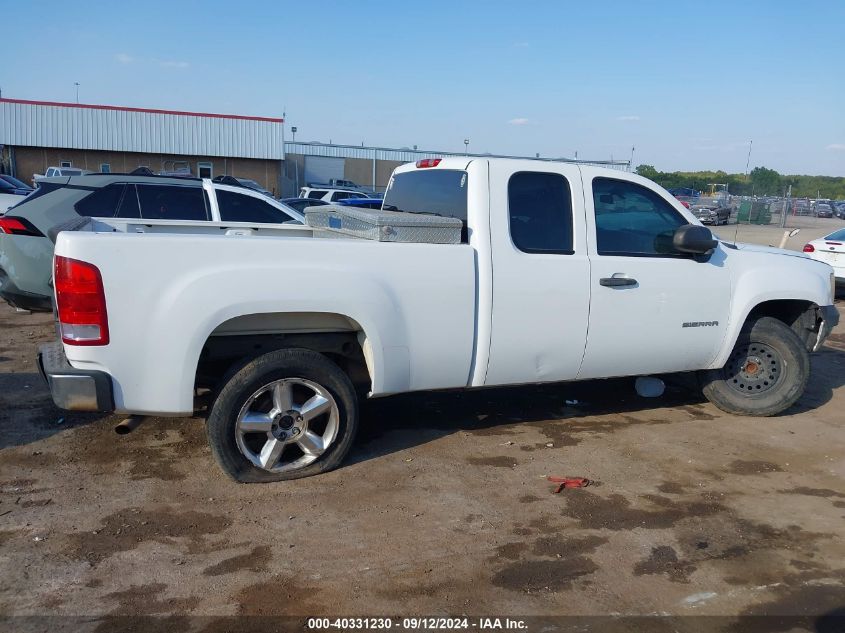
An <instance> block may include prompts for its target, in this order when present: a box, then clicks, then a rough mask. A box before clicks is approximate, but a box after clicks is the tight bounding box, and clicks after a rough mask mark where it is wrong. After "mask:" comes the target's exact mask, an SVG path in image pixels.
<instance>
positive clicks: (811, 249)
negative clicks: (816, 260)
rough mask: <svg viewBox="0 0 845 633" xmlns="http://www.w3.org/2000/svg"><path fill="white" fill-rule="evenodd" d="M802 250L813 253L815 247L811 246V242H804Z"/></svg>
mask: <svg viewBox="0 0 845 633" xmlns="http://www.w3.org/2000/svg"><path fill="white" fill-rule="evenodd" d="M804 252H805V253H815V252H816V249H815V248H814V247H813V245H812V244H804Z"/></svg>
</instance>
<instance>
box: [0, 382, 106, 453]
mask: <svg viewBox="0 0 845 633" xmlns="http://www.w3.org/2000/svg"><path fill="white" fill-rule="evenodd" d="M105 417H108V414H106V413H71V412H69V411H62V410H61V409H59V408H58V407H56V406H55V405H54V404H53V401H52V399H51V398H50V394H49V393H48V391H47V386H46V385H45V384H44V381H43V379H42V378H41V376H40V375H38V374H36V373H11V374H0V449H4V448H8V447H11V446H24V445H26V444H30V443H32V442H37V441H39V440H43V439H45V438H48V437H50V436H52V435H55V434H56V433H60V432H62V431H66V430H68V429H72V428H74V427H78V426H82V425H85V424H91V423H92V422H96V421H97V420H101V419H103V418H105Z"/></svg>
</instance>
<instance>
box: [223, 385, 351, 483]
mask: <svg viewBox="0 0 845 633" xmlns="http://www.w3.org/2000/svg"><path fill="white" fill-rule="evenodd" d="M339 426H340V412H339V411H338V408H337V403H336V402H335V400H334V398H333V397H332V395H331V394H330V393H329V392H328V390H327V389H325V388H324V387H322V386H321V385H318V384H317V383H315V382H311V381H310V380H306V379H304V378H283V379H281V380H276V381H273V382H271V383H268V384H266V385H264V386H263V387H261V388H260V389H258V390H257V391H256V392H255V393H253V394H252V395H251V396H250V397H249V398H247V401H246V402H245V403H244V405H243V407H241V410H240V413H238V419H237V422H236V423H235V441H236V442H237V445H238V450H240V452H241V454H242V455H243V456H244V457H246V458H247V459H248V460H249V461H250V462H251V463H252V464H253V465H254V466H256V467H258V468H261V469H262V470H266V471H268V472H271V473H279V472H286V471H291V470H298V469H300V468H304V467H305V466H308V465H309V464H312V463H313V462H315V461H316V460H317V459H319V458H320V456H321V455H323V454H324V453H325V452H326V451H327V450H328V449H329V448H330V447H331V445H332V444H333V443H334V441H335V439H337V433H338V429H339Z"/></svg>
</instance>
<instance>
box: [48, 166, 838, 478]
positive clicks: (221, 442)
mask: <svg viewBox="0 0 845 633" xmlns="http://www.w3.org/2000/svg"><path fill="white" fill-rule="evenodd" d="M255 195H259V194H255ZM338 213H340V212H338ZM351 213H354V214H355V217H356V218H357V219H356V220H355V223H353V224H351V225H350V226H351V227H352V228H349V227H347V226H346V225H345V220H342V221H339V222H338V221H335V222H334V223H333V222H332V219H335V220H337V216H332V217H330V218H329V221H328V228H324V229H318V228H312V227H310V226H302V225H299V226H297V225H282V226H276V227H273V228H272V232H271V233H259V232H257V231H253V230H243V231H222V230H219V229H218V230H207V229H206V230H203V228H202V227H200V226H182V227H180V228H179V231H180V234H168V231H167V228H166V227H160V229H159V232H155V233H150V232H147V233H137V232H135V229H127V228H126V227H125V226H124V225H121V224H119V223H116V222H115V221H114V220H111V219H108V218H103V219H97V220H94V221H92V222H89V223H87V224H86V225H85V227H83V229H82V230H72V229H66V230H64V231H62V232H60V233H58V236H57V237H56V247H55V277H54V286H55V293H56V294H55V296H56V304H57V315H58V316H57V324H56V325H57V333H58V335H59V337H60V340H59V341H57V342H56V343H53V344H48V345H46V346H42V348H41V349H40V353H39V354H40V355H39V361H38V362H39V366H40V367H41V370H42V372H43V374H44V375H45V376H46V378H47V380H48V382H49V385H50V390H51V393H52V396H53V400H54V402H55V403H56V404H57V405H58V406H59V407H60V408H64V409H74V410H106V411H117V412H120V413H130V414H142V415H145V414H149V415H169V416H185V415H191V414H193V412H194V410H195V396H196V394H197V393H198V391H199V390H206V389H208V390H210V391H211V393H212V395H213V397H212V399H211V400H212V402H213V404H212V406H211V410H210V413H209V415H208V422H207V426H206V429H207V433H208V439H209V444H210V446H211V450H212V454H213V455H214V457H215V459H216V460H217V463H218V464H219V465H220V466H221V467H222V469H223V470H224V471H225V472H226V473H227V474H228V475H229V476H230V477H232V478H233V479H235V480H237V481H242V482H263V481H278V480H282V479H295V478H297V477H304V476H307V475H314V474H318V473H322V472H325V471H327V470H330V469H332V468H335V467H337V466H338V465H339V464H340V463H341V462H342V460H343V459H344V457H345V455H346V454H347V452H348V451H349V449H350V447H351V445H352V442H353V439H354V436H355V432H356V430H357V428H358V408H359V404H358V394H367V395H369V397H378V396H385V395H389V394H396V393H403V392H412V391H423V390H431V389H468V388H482V387H490V386H496V385H521V384H531V383H551V382H561V381H571V380H585V379H595V378H608V377H613V376H639V375H650V374H664V373H670V372H671V373H674V372H694V373H695V374H696V378H697V379H698V380H699V381H700V384H701V385H702V387H703V391H704V395H705V396H706V397H707V398H708V399H709V400H710V401H711V402H713V403H714V404H715V405H716V406H717V407H719V408H721V409H722V410H724V411H727V412H729V413H731V414H737V415H756V416H768V415H775V414H777V413H780V412H782V411H784V410H785V409H787V408H788V407H790V406H792V405H793V404H794V403H795V402H796V401H797V400H798V398H799V397H800V396H801V394H802V393H803V391H804V388H805V386H806V384H807V380H808V378H809V372H810V359H809V353H810V352H811V351H815V350H816V349H818V348H819V347H820V346H821V345H822V344H823V342H824V340H825V338H826V337H827V336H828V335H829V334H830V331H831V330H832V328H833V327H834V326H835V325H836V324H837V323H838V320H839V313H838V312H837V309H836V307H834V305H833V290H834V287H833V274H832V272H831V269H830V267H829V266H827V265H826V264H822V263H819V262H816V261H813V260H811V259H809V258H807V257H805V256H804V255H802V254H801V253H795V252H789V251H784V250H779V249H772V248H765V247H757V246H751V245H735V244H726V243H723V242H720V241H718V240H716V239H715V238H714V237H713V235H712V233H711V232H710V229H708V228H706V227H704V226H702V225H701V223H699V222H698V220H696V219H695V217H694V216H693V215H692V214H691V213H690V212H689V211H688V210H687V209H685V208H684V207H683V206H682V205H681V204H680V202H678V201H677V200H675V199H674V198H672V196H671V195H670V194H669V193H668V192H666V191H665V190H664V189H663V188H662V187H659V186H658V185H656V184H654V183H653V182H651V181H649V180H646V179H645V178H642V177H641V176H637V175H636V174H632V173H626V172H619V171H613V170H609V169H602V168H599V167H592V166H586V165H577V164H570V163H556V162H546V161H533V160H514V159H498V158H473V157H469V158H467V157H450V158H443V159H439V158H437V159H424V160H420V161H418V162H417V163H416V164H414V163H410V164H407V165H403V166H401V167H399V168H397V169H396V171H395V172H394V174H393V176H392V178H391V180H390V184H389V185H388V189H387V192H386V194H385V198H384V205H383V207H382V209H381V210H374V211H366V210H362V209H353V210H352V212H351ZM423 216H425V217H423ZM342 217H348V216H342ZM362 218H363V219H362ZM365 220H367V221H369V222H370V223H369V224H367V222H365ZM315 221H316V220H315ZM136 224H138V223H136ZM362 224H363V225H365V230H363V231H362V232H363V233H366V234H369V235H371V239H364V238H362V237H360V233H359V237H354V236H349V235H348V233H347V232H346V231H347V229H348V230H351V231H355V230H361V229H356V228H355V226H360V225H362ZM92 225H93V226H92ZM375 226H382V227H386V229H388V230H378V231H376V233H377V235H376V236H373V235H372V233H371V232H370V231H369V228H371V227H375ZM401 226H405V227H411V228H412V229H413V230H410V231H408V232H407V233H403V231H402V230H401V229H400V230H397V229H396V227H401ZM420 226H429V227H430V226H436V227H438V229H437V232H434V231H432V232H429V233H426V232H423V233H421V232H420V230H418V228H416V227H420ZM440 227H443V228H440ZM447 229H448V231H449V232H448V234H445V231H446V230H447ZM332 230H334V231H335V232H334V233H333V234H332V235H327V234H326V233H327V232H331V231H332ZM400 234H401V235H404V236H405V237H404V238H403V239H404V241H405V243H403V242H402V241H390V240H392V238H393V237H395V236H397V235H400ZM444 234H445V235H446V237H443V236H444ZM382 238H385V239H386V240H387V241H379V240H380V239H382ZM447 238H448V239H447ZM409 242H412V243H409ZM444 242H449V243H444Z"/></svg>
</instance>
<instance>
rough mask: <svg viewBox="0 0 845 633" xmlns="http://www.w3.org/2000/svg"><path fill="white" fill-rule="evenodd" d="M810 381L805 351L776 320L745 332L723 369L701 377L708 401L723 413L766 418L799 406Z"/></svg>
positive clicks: (752, 325)
mask: <svg viewBox="0 0 845 633" xmlns="http://www.w3.org/2000/svg"><path fill="white" fill-rule="evenodd" d="M809 376H810V356H809V354H808V353H807V349H806V347H804V345H803V344H802V342H801V340H800V339H799V338H798V336H797V335H796V334H795V332H794V331H793V330H792V329H791V328H790V327H789V326H787V325H785V324H784V323H783V322H781V321H778V320H777V319H774V318H772V317H761V318H759V319H757V320H755V321H752V322H748V323H746V324H745V326H743V328H742V331H741V332H740V333H739V337H738V338H737V342H736V345H735V346H734V349H733V352H731V356H730V358H729V359H728V362H727V363H726V364H725V366H724V367H723V368H721V369H712V370H706V371H701V372H699V379H700V381H701V386H702V391H703V392H704V396H705V397H706V398H707V399H708V400H709V401H710V402H712V403H713V404H715V405H716V406H717V407H719V408H720V409H721V410H722V411H725V412H727V413H732V414H735V415H755V416H763V417H765V416H771V415H777V414H778V413H781V412H782V411H785V410H786V409H788V408H789V407H791V406H792V405H793V404H795V402H796V401H797V400H798V398H800V397H801V394H803V393H804V388H805V387H806V386H807V380H808V379H809Z"/></svg>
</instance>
